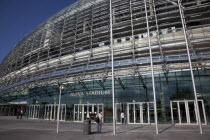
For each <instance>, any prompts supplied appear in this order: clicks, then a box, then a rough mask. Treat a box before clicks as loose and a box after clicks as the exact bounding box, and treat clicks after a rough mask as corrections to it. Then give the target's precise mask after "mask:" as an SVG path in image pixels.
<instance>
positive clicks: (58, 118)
mask: <svg viewBox="0 0 210 140" xmlns="http://www.w3.org/2000/svg"><path fill="white" fill-rule="evenodd" d="M59 88H60V94H59V104H58V111H57V112H58V113H57V133H58V132H59V121H60V106H61V91H62V89H63V85H60V86H59Z"/></svg>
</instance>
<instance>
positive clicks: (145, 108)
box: [142, 103, 149, 123]
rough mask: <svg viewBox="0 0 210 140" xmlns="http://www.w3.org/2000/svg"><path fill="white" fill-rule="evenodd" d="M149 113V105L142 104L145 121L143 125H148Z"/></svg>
mask: <svg viewBox="0 0 210 140" xmlns="http://www.w3.org/2000/svg"><path fill="white" fill-rule="evenodd" d="M148 113H149V110H148V105H147V103H143V104H142V120H143V123H148V121H149V120H148Z"/></svg>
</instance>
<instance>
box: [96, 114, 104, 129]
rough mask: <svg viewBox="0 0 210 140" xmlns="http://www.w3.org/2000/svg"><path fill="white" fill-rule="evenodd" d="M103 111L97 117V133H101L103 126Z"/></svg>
mask: <svg viewBox="0 0 210 140" xmlns="http://www.w3.org/2000/svg"><path fill="white" fill-rule="evenodd" d="M102 120H103V116H102V112H101V113H98V115H97V118H96V123H97V133H101V127H102Z"/></svg>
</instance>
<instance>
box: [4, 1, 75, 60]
mask: <svg viewBox="0 0 210 140" xmlns="http://www.w3.org/2000/svg"><path fill="white" fill-rule="evenodd" d="M75 1H77V0H0V63H1V62H2V60H3V59H4V58H5V56H6V55H7V54H8V53H9V51H10V50H11V49H12V48H13V47H14V46H15V44H17V43H18V42H19V41H20V40H21V39H22V38H24V37H25V36H26V35H27V34H28V33H30V32H31V31H32V30H33V29H35V28H36V27H37V26H38V25H39V24H41V23H42V22H44V21H45V20H46V19H48V18H49V17H51V16H53V15H54V14H56V13H57V12H59V11H60V10H62V9H63V8H65V7H67V6H69V5H70V4H72V3H74V2H75Z"/></svg>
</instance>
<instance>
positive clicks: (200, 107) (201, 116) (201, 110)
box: [198, 101, 205, 123]
mask: <svg viewBox="0 0 210 140" xmlns="http://www.w3.org/2000/svg"><path fill="white" fill-rule="evenodd" d="M202 104H203V102H202V101H198V107H199V111H200V118H201V123H205V120H204V119H205V118H204V112H203V106H202Z"/></svg>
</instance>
